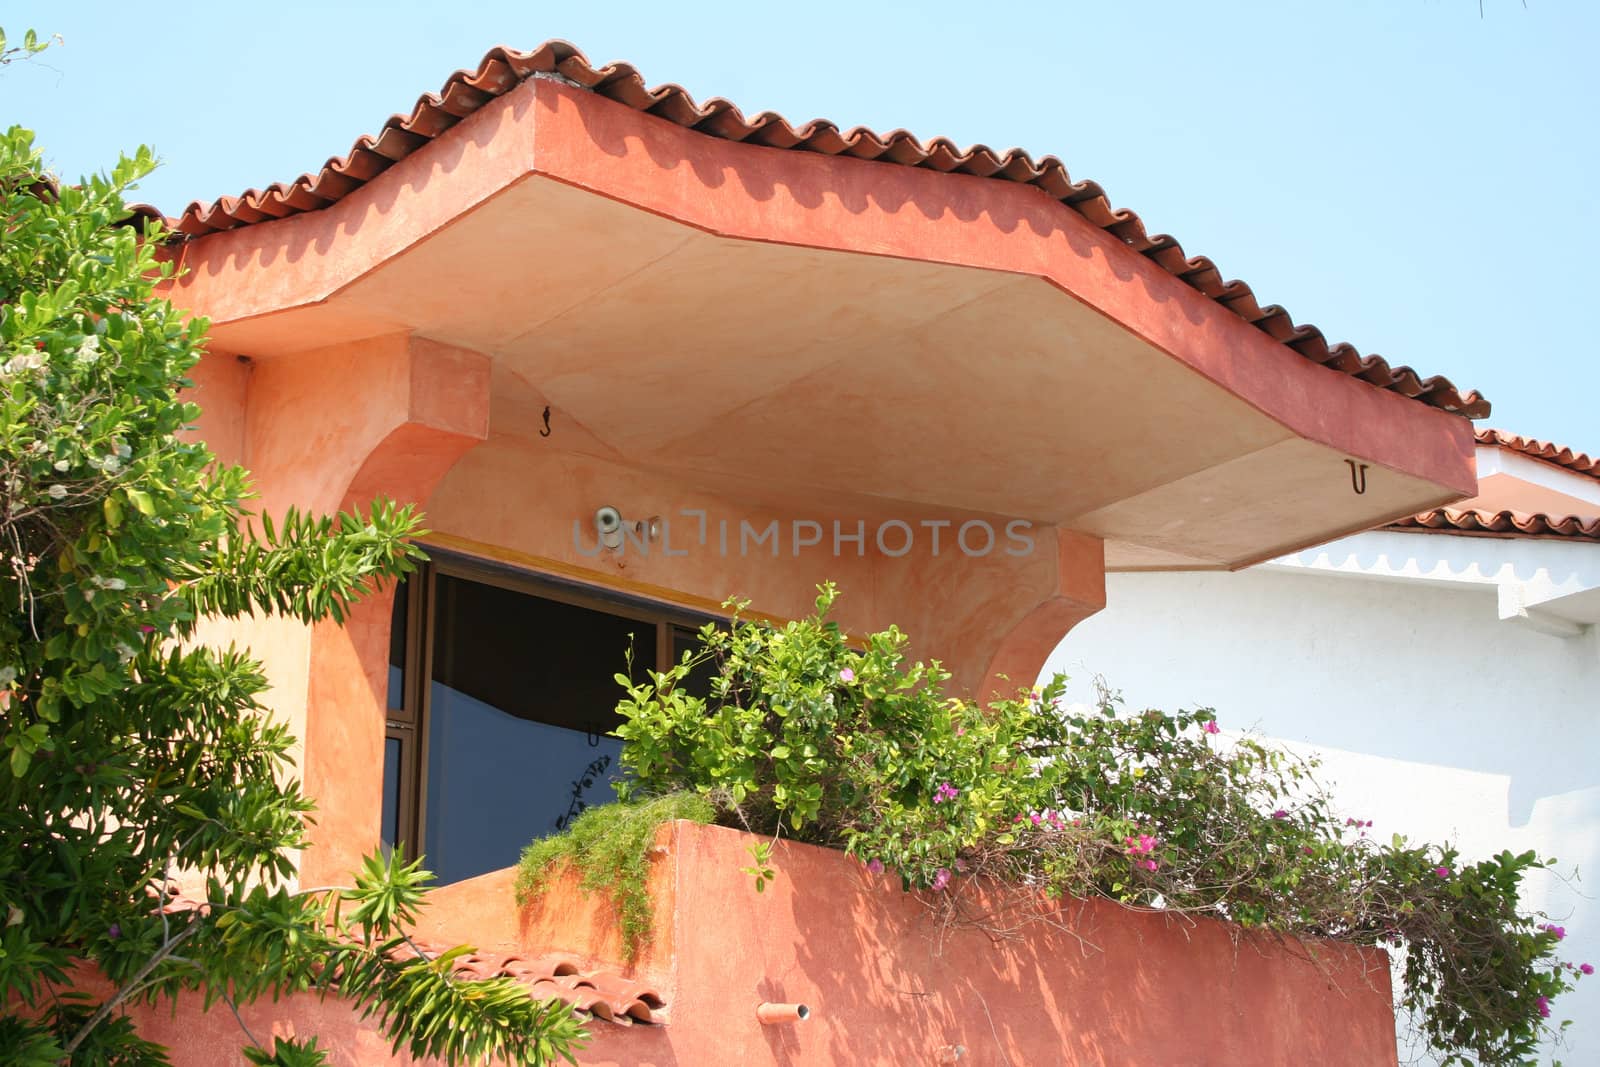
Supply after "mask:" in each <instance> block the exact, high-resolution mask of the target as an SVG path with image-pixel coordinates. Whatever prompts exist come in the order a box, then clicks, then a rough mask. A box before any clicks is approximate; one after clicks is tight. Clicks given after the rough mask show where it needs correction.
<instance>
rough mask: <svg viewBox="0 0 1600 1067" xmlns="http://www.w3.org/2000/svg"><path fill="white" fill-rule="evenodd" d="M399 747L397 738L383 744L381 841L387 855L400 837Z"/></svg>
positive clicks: (399, 742) (386, 740) (391, 738)
mask: <svg viewBox="0 0 1600 1067" xmlns="http://www.w3.org/2000/svg"><path fill="white" fill-rule="evenodd" d="M400 745H401V741H400V739H399V738H398V737H389V738H385V739H384V742H383V823H382V831H381V838H380V839H381V840H382V842H383V851H384V854H385V855H387V854H388V853H389V852H392V851H393V850H394V843H395V841H396V840H397V839H398V838H399V836H400Z"/></svg>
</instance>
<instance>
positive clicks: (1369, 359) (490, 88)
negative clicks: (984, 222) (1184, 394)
mask: <svg viewBox="0 0 1600 1067" xmlns="http://www.w3.org/2000/svg"><path fill="white" fill-rule="evenodd" d="M540 76H543V77H553V78H558V79H560V80H562V81H565V82H567V83H569V84H572V85H575V86H578V87H580V88H583V89H587V90H589V91H590V92H594V93H597V94H599V95H601V96H604V97H607V98H608V99H611V100H615V101H617V102H618V103H621V104H623V105H625V106H627V107H631V108H633V109H635V110H637V111H642V112H646V113H648V114H651V115H656V116H658V117H660V118H663V119H666V120H667V121H668V122H673V123H676V124H678V125H680V126H684V127H688V128H691V129H694V130H696V131H698V132H700V133H704V134H706V135H707V136H711V137H720V138H723V139H725V140H730V141H748V142H751V143H754V144H759V145H764V146H766V147H769V148H782V149H789V150H794V151H803V152H817V153H821V154H823V155H833V156H852V157H854V158H857V159H865V160H875V161H878V162H883V163H893V164H896V165H898V166H908V167H922V168H924V169H927V170H936V171H946V172H948V171H954V172H958V173H961V174H969V175H975V176H978V177H984V178H994V179H999V180H1003V181H1010V182H1018V183H1021V184H1025V185H1033V186H1037V187H1038V188H1040V189H1042V190H1044V191H1045V192H1046V193H1048V194H1049V195H1050V196H1052V197H1054V198H1055V199H1057V200H1059V201H1061V202H1062V203H1063V204H1065V205H1067V206H1068V207H1069V208H1071V209H1072V210H1074V211H1076V212H1077V213H1078V214H1080V215H1082V216H1083V217H1084V218H1085V219H1087V220H1088V221H1089V222H1091V223H1092V224H1094V225H1095V226H1097V227H1099V228H1100V229H1102V230H1105V231H1106V232H1107V233H1110V234H1112V235H1113V236H1115V237H1116V238H1118V239H1119V240H1121V241H1122V242H1123V243H1124V244H1126V245H1127V246H1128V247H1129V248H1131V249H1133V250H1134V251H1136V252H1138V253H1140V254H1142V255H1144V256H1147V257H1148V258H1150V259H1152V260H1154V261H1155V262H1156V263H1157V264H1158V265H1160V266H1161V268H1162V269H1163V270H1166V271H1167V272H1169V273H1171V274H1173V275H1174V276H1176V277H1178V278H1179V279H1181V280H1182V281H1184V282H1186V283H1187V284H1188V285H1190V286H1192V287H1193V288H1195V289H1197V290H1199V291H1200V292H1201V293H1203V294H1204V295H1206V296H1207V297H1210V298H1211V299H1212V300H1215V301H1217V302H1218V303H1219V304H1222V305H1223V306H1224V307H1226V308H1228V309H1229V310H1230V311H1232V312H1234V313H1235V314H1237V315H1239V316H1240V317H1241V318H1243V319H1244V320H1245V321H1247V322H1249V323H1251V324H1252V325H1254V326H1256V327H1257V328H1258V329H1260V330H1262V331H1263V332H1265V333H1267V334H1268V335H1269V336H1271V337H1272V338H1274V339H1275V340H1278V341H1281V342H1283V343H1284V344H1286V345H1288V346H1289V347H1290V348H1293V349H1294V350H1295V351H1296V352H1298V353H1300V354H1301V355H1302V356H1304V357H1305V358H1306V359H1309V360H1312V361H1313V362H1316V363H1320V364H1323V365H1324V366H1328V367H1332V368H1333V369H1334V370H1337V371H1339V372H1341V373H1343V374H1348V375H1350V376H1351V377H1355V378H1360V379H1362V380H1363V381H1367V382H1370V383H1372V384H1373V385H1376V386H1378V387H1379V388H1381V389H1388V390H1391V391H1393V392H1397V393H1400V394H1401V395H1403V396H1407V397H1412V398H1414V399H1416V400H1420V401H1422V402H1423V403H1425V404H1429V405H1431V406H1433V407H1436V408H1442V409H1443V410H1445V411H1449V412H1453V413H1455V414H1458V415H1463V416H1465V417H1467V418H1482V417H1484V416H1486V415H1488V414H1489V402H1488V400H1486V399H1484V397H1482V396H1481V395H1480V394H1478V393H1477V392H1476V391H1469V392H1462V391H1461V390H1459V389H1457V388H1456V386H1455V385H1454V384H1452V383H1451V382H1450V381H1449V380H1448V379H1446V378H1443V377H1439V376H1432V377H1423V376H1422V375H1420V374H1418V373H1417V372H1416V371H1414V370H1412V369H1411V368H1410V367H1406V366H1398V365H1392V364H1390V363H1389V362H1387V361H1386V360H1384V359H1383V358H1382V357H1381V356H1374V355H1362V354H1361V353H1360V352H1358V351H1357V350H1356V349H1355V348H1354V347H1353V346H1351V345H1349V344H1344V343H1339V344H1330V343H1329V342H1328V340H1327V338H1326V337H1325V336H1324V335H1323V333H1322V331H1321V330H1319V329H1318V328H1317V327H1315V326H1312V325H1309V324H1297V323H1296V322H1295V321H1294V320H1293V319H1292V318H1290V316H1289V313H1288V312H1287V311H1285V310H1284V309H1283V308H1282V307H1279V306H1278V305H1276V304H1268V305H1266V306H1262V305H1261V304H1260V303H1259V301H1257V299H1256V296H1255V293H1254V292H1253V291H1252V290H1251V288H1250V286H1248V285H1246V284H1245V283H1244V282H1241V281H1237V280H1224V276H1223V274H1222V273H1221V271H1220V270H1219V269H1218V268H1217V266H1216V264H1214V263H1213V262H1212V261H1211V260H1209V259H1207V258H1206V257H1205V256H1194V257H1190V256H1189V254H1188V253H1187V252H1185V251H1184V249H1183V246H1182V245H1180V244H1179V243H1178V242H1177V240H1176V239H1175V238H1173V237H1170V236H1168V235H1166V234H1151V233H1149V232H1148V231H1147V230H1146V229H1145V225H1144V222H1143V221H1142V220H1141V219H1140V218H1139V216H1138V215H1136V214H1135V213H1134V212H1132V211H1129V210H1128V209H1126V208H1114V207H1112V206H1111V202H1110V200H1109V199H1108V198H1107V196H1106V193H1105V190H1104V189H1102V188H1101V187H1100V185H1099V184H1097V183H1096V182H1093V181H1074V180H1073V179H1072V177H1071V175H1069V174H1068V172H1067V168H1066V166H1065V165H1064V164H1063V163H1062V162H1061V161H1060V160H1059V159H1057V158H1056V157H1055V156H1043V157H1041V158H1039V159H1037V160H1035V159H1033V158H1032V157H1030V156H1029V155H1028V154H1027V153H1026V152H1023V151H1022V150H1020V149H1016V148H1013V149H1009V150H1007V151H1005V152H997V151H995V150H994V149H991V148H989V147H988V146H987V145H974V146H973V147H971V148H968V149H965V150H963V149H961V148H960V147H958V146H957V145H956V144H954V143H953V142H951V141H949V140H947V139H945V138H943V137H936V138H934V139H933V140H931V141H928V142H926V143H924V142H922V141H919V140H918V139H917V138H916V137H914V136H912V135H911V134H910V133H907V132H906V131H905V130H893V131H890V132H889V133H876V132H874V131H872V130H869V129H866V128H864V127H860V126H857V127H855V128H854V129H851V130H845V131H841V130H840V128H839V127H838V126H837V125H835V124H834V123H831V122H827V121H825V120H822V119H815V120H812V121H810V122H807V123H804V124H802V125H799V126H796V125H793V124H792V123H790V122H789V121H788V120H787V119H785V118H784V117H783V116H782V115H779V114H776V113H774V112H771V111H763V112H762V113H760V114H759V115H755V116H748V117H747V116H746V115H745V114H744V113H743V112H741V111H740V110H739V108H738V107H737V106H736V105H735V104H733V103H732V102H730V101H728V100H724V99H722V98H721V97H715V98H713V99H710V100H707V101H706V102H705V103H703V104H700V103H696V102H695V100H694V98H693V97H691V96H690V95H689V93H688V92H687V91H686V90H684V89H683V88H682V87H680V86H677V85H660V86H656V87H655V88H649V87H648V86H647V85H646V83H645V81H644V79H643V78H642V77H641V76H640V75H639V72H638V71H637V70H635V69H634V67H633V66H632V65H630V64H627V63H610V64H607V65H606V66H603V67H596V66H594V65H593V64H591V63H590V62H589V60H588V59H587V58H585V56H584V55H583V53H582V52H580V51H578V49H577V48H575V47H574V46H572V45H571V44H568V43H567V42H565V41H547V42H545V43H544V44H542V45H540V46H539V47H538V48H535V49H534V50H533V51H531V52H521V51H517V50H516V49H512V48H504V47H499V48H493V49H490V50H489V52H488V53H487V54H486V55H485V56H484V57H483V59H482V60H481V61H480V62H479V63H478V66H477V68H476V69H474V70H458V71H456V72H455V73H454V74H452V75H450V77H449V78H448V79H446V80H445V83H444V86H443V87H442V88H441V89H440V90H439V92H438V93H427V94H425V95H423V96H421V97H419V98H418V100H417V102H416V104H415V105H414V106H413V107H412V109H411V110H410V112H408V113H406V114H401V115H394V116H392V117H391V118H390V119H389V120H388V121H387V122H385V123H384V124H383V128H382V129H381V130H379V132H378V134H377V135H376V136H363V137H361V138H360V139H358V140H357V141H356V143H355V144H354V145H353V146H351V149H350V151H349V152H348V153H347V154H345V155H344V156H337V157H334V158H332V159H329V160H328V161H327V162H326V163H325V164H323V166H322V168H321V169H320V170H318V171H317V172H316V173H314V174H302V175H301V176H300V177H298V178H296V179H294V180H293V181H291V182H279V183H276V184H273V185H269V186H267V187H266V188H265V189H251V190H248V191H246V192H245V193H243V194H241V195H239V196H237V197H223V198H221V199H219V200H216V201H213V202H211V203H209V204H208V203H201V202H198V201H197V202H195V203H192V204H190V205H189V206H188V207H187V208H185V209H184V212H183V214H182V215H181V216H179V217H178V218H177V219H176V220H175V221H174V222H173V224H172V225H173V228H174V229H175V230H177V231H178V232H179V233H181V234H183V235H185V236H188V237H199V236H203V235H205V234H208V233H213V232H216V231H219V230H228V229H233V228H235V227H239V226H248V225H251V224H253V223H257V222H265V221H269V220H271V219H277V218H283V217H285V216H287V215H294V214H298V213H300V212H305V211H315V210H317V209H318V208H321V207H326V206H327V205H328V204H331V203H333V202H334V201H336V200H338V199H340V198H341V197H343V196H347V195H348V194H349V193H351V192H352V191H354V190H355V189H358V188H360V186H361V185H362V184H363V183H365V182H367V181H370V180H371V179H372V178H374V177H376V176H377V175H379V174H381V173H382V172H383V171H384V170H385V169H387V168H388V167H389V166H390V165H391V164H393V163H394V162H395V161H397V160H400V159H404V158H405V157H406V156H407V155H410V154H411V153H412V152H415V151H416V150H417V149H419V148H421V147H422V146H423V145H425V144H427V143H428V142H429V141H430V140H432V139H433V138H435V137H437V136H439V135H440V134H442V133H444V132H445V131H446V130H448V129H449V128H450V127H452V126H454V125H455V124H456V123H457V122H459V121H461V119H462V118H464V117H466V116H467V115H470V114H472V113H473V112H474V111H476V110H477V109H479V108H481V107H482V106H483V105H485V104H486V103H488V102H489V101H491V100H493V99H494V98H495V97H497V96H500V95H502V94H504V93H506V92H508V91H510V90H511V89H513V88H515V87H516V86H517V85H518V84H520V83H521V82H523V81H525V80H527V79H528V78H532V77H540Z"/></svg>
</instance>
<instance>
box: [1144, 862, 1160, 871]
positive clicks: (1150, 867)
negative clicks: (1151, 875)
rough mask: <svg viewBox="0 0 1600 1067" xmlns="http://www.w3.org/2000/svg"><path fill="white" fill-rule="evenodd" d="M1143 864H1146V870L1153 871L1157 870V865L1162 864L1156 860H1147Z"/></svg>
mask: <svg viewBox="0 0 1600 1067" xmlns="http://www.w3.org/2000/svg"><path fill="white" fill-rule="evenodd" d="M1143 866H1144V869H1145V870H1147V871H1153V870H1155V869H1156V868H1157V867H1159V866H1161V865H1160V864H1159V863H1157V862H1156V861H1155V860H1145V861H1144V864H1143Z"/></svg>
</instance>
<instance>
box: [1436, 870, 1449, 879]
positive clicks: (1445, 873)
mask: <svg viewBox="0 0 1600 1067" xmlns="http://www.w3.org/2000/svg"><path fill="white" fill-rule="evenodd" d="M1433 873H1434V874H1437V875H1438V876H1439V877H1440V878H1448V877H1450V868H1449V867H1435V868H1434V869H1433Z"/></svg>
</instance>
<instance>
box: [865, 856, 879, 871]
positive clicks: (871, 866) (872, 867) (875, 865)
mask: <svg viewBox="0 0 1600 1067" xmlns="http://www.w3.org/2000/svg"><path fill="white" fill-rule="evenodd" d="M867 870H869V871H871V872H872V873H873V874H882V873H883V861H882V860H880V859H878V858H876V857H874V858H872V859H870V860H868V861H867Z"/></svg>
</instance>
